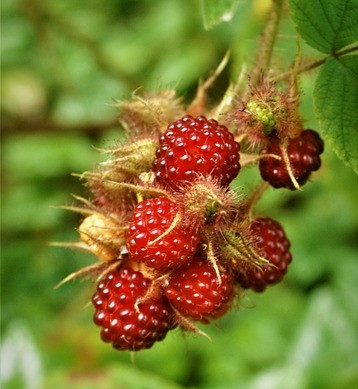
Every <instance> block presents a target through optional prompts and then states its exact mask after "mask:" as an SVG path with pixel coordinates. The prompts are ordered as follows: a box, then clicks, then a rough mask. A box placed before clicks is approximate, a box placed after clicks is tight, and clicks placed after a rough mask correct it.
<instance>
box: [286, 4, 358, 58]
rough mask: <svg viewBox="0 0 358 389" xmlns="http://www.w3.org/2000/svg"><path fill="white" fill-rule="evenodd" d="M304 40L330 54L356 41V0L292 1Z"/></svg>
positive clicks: (357, 7)
mask: <svg viewBox="0 0 358 389" xmlns="http://www.w3.org/2000/svg"><path fill="white" fill-rule="evenodd" d="M289 4H290V8H291V11H292V18H293V20H294V21H295V23H296V26H297V29H298V31H299V33H300V35H301V37H302V38H303V39H304V40H305V41H306V42H307V43H308V44H309V45H310V46H312V47H314V48H315V49H317V50H319V51H321V52H322V53H326V54H330V53H335V52H337V51H338V50H340V49H342V48H344V47H345V46H348V45H350V44H351V43H355V42H357V39H358V3H357V2H356V1H355V0H329V1H320V0H289Z"/></svg>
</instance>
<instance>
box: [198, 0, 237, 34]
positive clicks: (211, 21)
mask: <svg viewBox="0 0 358 389" xmlns="http://www.w3.org/2000/svg"><path fill="white" fill-rule="evenodd" d="M238 3H239V0H202V12H203V19H204V27H205V29H206V30H209V29H210V28H212V27H214V26H215V25H216V24H219V23H222V22H229V21H230V20H231V19H232V18H233V17H234V15H235V11H236V7H237V5H238Z"/></svg>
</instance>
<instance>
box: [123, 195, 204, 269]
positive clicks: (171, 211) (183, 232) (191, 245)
mask: <svg viewBox="0 0 358 389" xmlns="http://www.w3.org/2000/svg"><path fill="white" fill-rule="evenodd" d="M179 211H180V210H179V207H178V205H177V204H176V203H174V202H172V201H171V200H169V199H168V198H166V197H157V198H153V199H149V200H144V201H141V202H140V203H139V204H137V206H136V208H135V209H134V212H133V214H132V217H131V220H130V223H129V231H128V240H127V248H128V252H129V255H130V258H131V260H132V261H134V262H144V263H145V264H146V265H147V266H148V267H152V268H154V269H157V270H160V271H166V270H168V269H173V268H177V267H180V266H182V265H183V264H184V263H185V262H188V261H190V260H191V259H192V257H193V256H194V253H195V251H196V248H197V245H198V243H199V237H198V235H197V234H196V233H193V231H192V230H191V229H190V228H188V227H187V226H183V225H182V223H180V220H176V219H178V217H179V218H180V216H179V213H178V212H179Z"/></svg>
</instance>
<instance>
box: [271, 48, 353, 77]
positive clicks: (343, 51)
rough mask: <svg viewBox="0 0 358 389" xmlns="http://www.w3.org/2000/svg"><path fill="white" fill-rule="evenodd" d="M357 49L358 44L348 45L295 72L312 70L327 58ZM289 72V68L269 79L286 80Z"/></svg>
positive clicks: (337, 56) (336, 56) (289, 74)
mask: <svg viewBox="0 0 358 389" xmlns="http://www.w3.org/2000/svg"><path fill="white" fill-rule="evenodd" d="M357 50H358V45H355V46H353V47H349V48H347V49H344V50H342V51H339V52H337V53H331V54H328V55H326V56H325V57H323V58H321V59H320V60H318V61H313V62H311V63H309V64H308V65H304V66H301V67H300V68H299V69H298V70H297V74H301V73H305V72H308V71H310V70H313V69H315V68H318V67H319V66H321V65H323V64H324V63H325V62H327V61H328V60H329V59H331V58H333V57H334V58H339V57H341V56H342V55H345V54H349V53H352V52H354V51H357ZM291 73H292V72H291V70H289V71H288V72H285V73H281V74H279V75H278V76H276V77H273V78H271V81H274V82H280V81H284V80H287V79H288V78H289V77H290V76H291Z"/></svg>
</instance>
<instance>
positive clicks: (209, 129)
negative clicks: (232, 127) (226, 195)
mask: <svg viewBox="0 0 358 389" xmlns="http://www.w3.org/2000/svg"><path fill="white" fill-rule="evenodd" d="M239 151H240V145H239V144H238V143H237V142H235V140H234V136H233V135H232V134H231V133H230V132H229V131H228V129H227V128H226V127H225V126H222V125H220V124H219V123H218V122H217V121H216V120H214V119H211V120H208V119H206V117H204V116H198V117H197V118H193V117H192V116H190V115H186V116H184V117H183V118H181V119H180V120H177V121H175V122H173V123H171V124H169V126H168V128H167V130H166V131H165V133H164V134H163V135H162V136H161V138H160V148H159V149H158V150H157V155H156V159H155V161H154V163H153V170H154V172H155V174H156V179H157V181H158V182H160V183H162V184H164V185H166V186H169V187H171V188H173V189H177V188H178V187H180V186H183V184H185V183H188V182H193V181H194V180H195V179H196V178H197V177H198V175H203V176H205V177H209V176H210V177H212V178H215V179H217V180H218V181H219V183H220V184H221V185H222V186H227V185H229V184H230V182H231V181H232V180H233V179H234V178H235V177H236V176H237V174H238V173H239V170H240V163H239V160H240V155H239Z"/></svg>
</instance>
